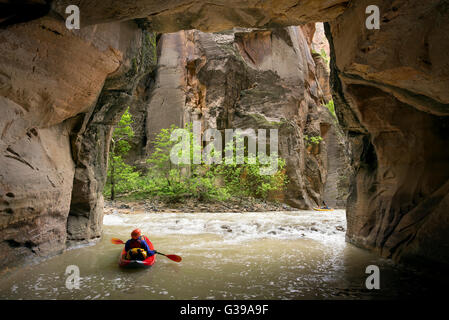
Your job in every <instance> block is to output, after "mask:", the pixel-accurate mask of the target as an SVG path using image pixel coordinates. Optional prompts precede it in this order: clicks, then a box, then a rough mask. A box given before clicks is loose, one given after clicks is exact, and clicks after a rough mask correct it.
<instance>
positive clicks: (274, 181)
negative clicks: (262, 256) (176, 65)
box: [105, 110, 288, 202]
mask: <svg viewBox="0 0 449 320" xmlns="http://www.w3.org/2000/svg"><path fill="white" fill-rule="evenodd" d="M131 123H132V119H131V115H130V114H129V113H128V110H127V111H126V112H125V114H124V115H123V117H122V119H121V120H120V122H119V124H118V126H117V128H116V129H115V130H114V133H113V141H112V143H111V155H110V165H109V168H108V180H107V185H106V188H105V195H106V196H110V197H111V199H114V197H115V195H116V194H123V193H130V192H138V193H145V194H147V195H148V196H150V197H159V198H161V199H163V200H165V201H169V202H179V201H181V200H182V199H185V198H195V199H198V200H200V201H211V200H218V201H223V200H227V199H229V198H230V197H241V198H244V197H250V196H251V197H257V198H263V199H266V198H267V197H268V196H269V194H270V192H272V191H278V190H282V189H283V188H284V187H285V185H286V184H287V183H288V179H287V176H286V174H285V160H283V159H281V158H277V155H275V154H273V155H271V157H272V158H270V157H268V156H267V157H266V158H267V159H266V160H267V162H264V163H261V161H260V159H258V158H257V157H255V155H250V154H248V153H247V152H246V148H245V147H244V144H243V143H241V144H234V143H232V142H231V143H230V144H228V145H227V146H226V148H225V151H226V150H232V154H233V155H234V161H233V163H231V164H226V163H225V161H222V163H210V164H208V163H206V162H204V160H202V161H200V163H198V164H193V163H192V161H191V160H192V159H193V155H194V153H195V152H198V151H200V152H201V146H200V145H198V143H197V142H196V141H195V139H194V135H193V130H192V125H191V124H188V125H186V127H185V129H186V131H185V132H187V133H188V137H187V139H184V140H182V139H180V140H181V141H179V140H178V141H173V140H171V136H172V133H173V132H174V130H176V129H179V128H177V127H176V126H171V127H170V128H168V129H162V130H161V131H160V132H159V134H158V135H157V136H156V138H155V139H154V141H153V145H154V152H153V153H152V154H151V156H150V157H149V158H148V159H147V163H148V165H149V167H148V171H147V173H146V174H141V173H139V172H138V171H137V170H136V169H135V168H134V167H133V166H130V165H127V164H126V163H125V162H124V161H123V157H124V156H125V155H126V153H127V152H128V151H129V150H130V144H129V139H130V138H132V137H133V136H134V132H133V131H132V128H131V126H130V125H131ZM236 139H237V140H239V141H242V140H243V138H241V137H236ZM183 142H185V143H188V145H182V143H183ZM180 144H181V146H184V148H180V150H179V154H178V155H179V156H182V154H181V151H182V150H189V154H188V155H187V156H188V158H189V159H190V161H188V163H187V164H174V163H172V161H171V159H170V153H172V152H173V150H176V149H173V147H174V146H175V145H178V146H179V145H180ZM237 145H238V146H239V147H238V148H242V146H243V148H245V149H244V150H240V151H243V153H242V154H244V157H243V161H242V163H240V164H238V163H236V162H237V161H235V160H236V154H237V147H236V146H237ZM229 148H230V149H229ZM210 154H211V156H214V155H217V154H216V151H215V150H211V152H210ZM219 156H221V155H219ZM275 160H277V170H276V171H275V172H274V174H271V175H267V174H263V170H267V169H268V168H269V167H270V163H275ZM270 161H271V162H270Z"/></svg>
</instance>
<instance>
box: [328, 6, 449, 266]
mask: <svg viewBox="0 0 449 320" xmlns="http://www.w3.org/2000/svg"><path fill="white" fill-rule="evenodd" d="M371 4H377V5H378V6H379V8H380V11H381V26H380V30H367V29H366V28H361V27H360V26H361V25H362V24H363V23H364V16H363V15H362V14H361V12H363V11H364V10H365V8H366V6H367V5H371ZM448 22H449V7H448V4H447V1H418V0H414V1H402V0H397V1H365V0H362V1H357V2H354V3H353V5H352V6H351V7H350V8H349V9H348V10H346V11H345V13H344V14H343V15H341V16H340V17H338V18H337V19H336V20H335V21H333V22H331V23H330V26H329V27H328V29H327V31H328V37H329V39H330V40H331V42H332V43H333V51H334V55H333V58H334V60H333V63H332V72H333V76H332V78H333V79H332V82H333V86H334V91H335V93H334V96H335V100H336V101H337V114H338V117H339V119H340V123H341V124H342V125H343V126H344V129H345V130H346V131H348V132H349V136H350V137H351V138H350V139H351V140H352V145H353V146H354V148H353V149H354V156H353V164H354V167H355V170H356V176H355V178H354V181H353V183H352V192H351V195H350V198H349V201H348V207H347V210H348V211H347V217H348V231H347V239H348V241H350V242H351V243H354V244H356V245H358V246H362V247H364V248H369V249H372V250H375V251H378V252H379V253H381V254H382V255H383V256H386V257H390V258H394V259H397V260H403V261H411V260H413V261H431V262H432V263H433V264H435V263H436V262H439V263H445V264H447V263H449V233H448V232H447V231H448V230H449V215H448V208H449V148H448V142H449V131H448V129H449V90H448V89H449V54H448V52H449V23H448Z"/></svg>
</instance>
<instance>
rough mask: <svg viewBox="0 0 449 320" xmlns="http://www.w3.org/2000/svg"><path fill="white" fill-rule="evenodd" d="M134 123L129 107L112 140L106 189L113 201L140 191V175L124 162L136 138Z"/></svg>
mask: <svg viewBox="0 0 449 320" xmlns="http://www.w3.org/2000/svg"><path fill="white" fill-rule="evenodd" d="M132 123H133V120H132V116H131V114H130V113H129V107H128V108H127V109H126V111H125V113H124V114H123V116H122V117H121V119H120V121H119V123H118V125H117V126H116V128H115V129H114V131H113V134H112V139H111V145H110V151H109V167H108V174H107V183H106V188H105V194H106V195H110V197H111V200H114V199H115V198H116V195H117V194H118V193H123V192H129V191H134V190H137V189H138V185H139V177H140V174H139V173H138V172H137V171H136V170H135V168H134V167H133V166H130V165H128V164H126V163H125V162H124V161H123V157H124V156H126V154H127V153H128V152H129V150H130V149H131V145H130V140H131V139H132V138H133V137H134V131H133V129H132V127H131V124H132Z"/></svg>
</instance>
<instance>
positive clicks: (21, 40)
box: [0, 16, 156, 265]
mask: <svg viewBox="0 0 449 320" xmlns="http://www.w3.org/2000/svg"><path fill="white" fill-rule="evenodd" d="M148 37H149V32H147V31H143V30H142V27H139V26H138V25H137V24H136V23H135V22H132V21H130V22H123V23H111V24H105V25H100V26H92V27H86V28H83V29H82V30H80V31H74V32H70V31H68V30H67V29H66V28H65V24H64V23H63V22H62V21H61V20H59V19H56V18H53V17H50V16H46V17H43V18H40V19H37V20H33V21H31V22H29V23H26V24H15V25H12V26H8V27H7V28H4V29H1V30H0V39H1V41H0V52H1V54H0V94H1V97H0V105H1V110H2V114H3V116H2V121H1V122H0V128H1V129H0V130H1V137H0V177H1V179H0V203H1V207H0V212H1V223H0V230H1V233H0V256H1V258H2V259H1V260H0V261H1V262H0V264H1V265H6V264H9V263H12V262H15V261H17V260H18V259H19V258H20V257H27V258H32V257H40V256H48V255H51V254H54V253H57V252H60V251H62V250H64V249H65V248H66V241H67V240H70V239H75V240H88V239H91V238H95V237H99V236H100V234H101V225H102V212H103V205H102V196H101V191H102V189H103V184H104V178H105V168H106V164H107V152H108V150H107V148H108V143H109V139H110V133H111V130H112V126H113V125H115V124H116V122H117V121H118V119H119V118H120V115H121V112H123V111H124V108H126V104H127V103H129V101H130V98H131V97H132V94H133V91H134V82H135V81H137V79H138V78H139V77H140V76H141V75H142V74H145V73H146V72H148V71H151V67H152V65H153V64H154V63H155V62H154V60H153V59H155V58H156V55H155V51H154V50H151V48H154V47H155V43H154V41H151V39H149V38H148Z"/></svg>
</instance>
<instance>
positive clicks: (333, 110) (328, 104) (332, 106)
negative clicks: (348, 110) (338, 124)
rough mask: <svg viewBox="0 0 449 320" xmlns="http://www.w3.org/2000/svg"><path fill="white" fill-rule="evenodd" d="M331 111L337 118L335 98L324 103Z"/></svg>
mask: <svg viewBox="0 0 449 320" xmlns="http://www.w3.org/2000/svg"><path fill="white" fill-rule="evenodd" d="M324 106H325V107H326V108H327V109H328V110H329V111H330V112H331V113H332V115H333V116H334V117H335V118H337V115H336V114H335V105H334V100H330V101H329V102H328V103H327V104H325V105H324Z"/></svg>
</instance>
